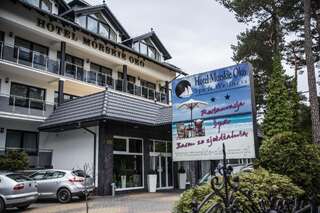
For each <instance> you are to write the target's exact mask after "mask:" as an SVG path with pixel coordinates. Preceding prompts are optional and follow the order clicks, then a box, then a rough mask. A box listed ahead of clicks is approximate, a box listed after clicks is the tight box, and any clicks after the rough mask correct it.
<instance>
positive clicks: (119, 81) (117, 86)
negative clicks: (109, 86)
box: [116, 80, 123, 91]
mask: <svg viewBox="0 0 320 213" xmlns="http://www.w3.org/2000/svg"><path fill="white" fill-rule="evenodd" d="M116 90H118V91H123V85H122V80H116Z"/></svg>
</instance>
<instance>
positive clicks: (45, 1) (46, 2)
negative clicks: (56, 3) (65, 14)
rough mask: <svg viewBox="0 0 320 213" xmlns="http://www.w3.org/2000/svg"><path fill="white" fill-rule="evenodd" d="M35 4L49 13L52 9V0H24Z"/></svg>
mask: <svg viewBox="0 0 320 213" xmlns="http://www.w3.org/2000/svg"><path fill="white" fill-rule="evenodd" d="M24 1H26V2H27V3H29V4H32V5H33V6H36V7H39V8H41V9H42V10H45V11H47V12H49V13H51V11H52V2H51V1H50V0H24Z"/></svg>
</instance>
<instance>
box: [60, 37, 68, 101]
mask: <svg viewBox="0 0 320 213" xmlns="http://www.w3.org/2000/svg"><path fill="white" fill-rule="evenodd" d="M65 57H66V42H64V41H62V42H61V49H60V67H59V75H62V76H63V75H64V72H65ZM63 87H64V82H63V80H61V79H60V80H59V85H58V106H59V105H61V104H62V103H63V101H64V95H63V93H64V92H63Z"/></svg>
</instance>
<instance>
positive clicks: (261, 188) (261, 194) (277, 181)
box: [173, 169, 304, 213]
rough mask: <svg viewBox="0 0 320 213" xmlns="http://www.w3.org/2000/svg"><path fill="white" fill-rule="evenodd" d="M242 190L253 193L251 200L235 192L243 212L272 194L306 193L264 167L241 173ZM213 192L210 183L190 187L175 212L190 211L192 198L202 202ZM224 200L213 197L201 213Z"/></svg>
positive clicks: (291, 194)
mask: <svg viewBox="0 0 320 213" xmlns="http://www.w3.org/2000/svg"><path fill="white" fill-rule="evenodd" d="M239 178H240V190H241V191H247V192H249V193H250V194H251V196H250V197H251V200H249V199H248V198H247V197H246V196H244V195H243V194H241V193H240V192H237V193H236V194H235V196H236V198H237V199H238V201H239V206H240V208H241V209H242V211H241V212H243V213H246V210H244V209H245V208H246V207H250V206H253V205H255V206H257V204H258V202H259V201H260V200H261V199H263V200H265V201H268V198H269V196H270V195H273V197H281V198H284V199H291V198H294V197H298V196H300V195H302V194H303V193H304V191H303V190H301V189H300V188H299V187H297V186H296V185H294V184H293V183H292V181H291V179H290V178H288V177H286V176H282V175H278V174H272V173H269V172H268V171H266V170H264V169H257V170H255V171H253V172H250V173H241V174H240V175H239ZM210 192H212V188H211V185H210V184H205V185H202V186H197V187H195V188H192V189H189V190H187V191H185V192H183V193H182V194H181V197H180V199H179V201H177V202H176V205H175V208H174V210H173V212H174V213H190V212H191V210H192V206H191V203H192V199H193V198H195V199H196V200H197V202H198V203H200V202H201V201H202V200H203V199H204V197H205V196H206V195H208V194H209V193H210ZM216 203H221V204H222V205H223V202H222V200H221V198H219V197H218V196H214V197H212V199H210V201H209V202H208V203H207V204H206V205H205V206H204V207H203V208H202V209H201V211H200V212H201V213H203V212H205V211H206V210H207V209H208V208H209V207H210V206H211V205H213V204H216Z"/></svg>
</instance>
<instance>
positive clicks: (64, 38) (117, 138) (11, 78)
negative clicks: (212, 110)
mask: <svg viewBox="0 0 320 213" xmlns="http://www.w3.org/2000/svg"><path fill="white" fill-rule="evenodd" d="M170 58H171V55H170V54H169V52H168V51H167V49H166V48H165V46H164V45H163V44H162V42H161V41H160V39H159V38H158V36H157V35H156V33H155V32H154V31H153V30H151V31H150V32H147V33H146V34H143V35H141V36H137V37H131V36H130V35H129V34H128V32H127V31H126V30H125V29H124V27H123V26H122V25H121V24H120V22H119V21H118V20H117V18H116V17H115V16H114V14H113V13H112V12H111V11H110V9H109V8H108V6H107V5H106V4H105V3H103V4H101V5H97V6H91V5H89V4H87V3H86V2H84V1H81V0H73V1H71V2H69V3H66V2H65V1H64V0H3V1H1V5H0V150H1V153H5V152H7V151H8V150H24V151H25V152H26V153H27V154H28V156H29V161H30V165H31V167H34V168H51V167H53V168H59V169H82V168H83V167H84V165H88V166H89V168H90V169H91V171H90V172H91V174H92V175H93V176H94V177H95V181H96V186H97V189H98V194H100V195H105V194H110V193H111V183H115V184H116V187H117V190H128V189H142V190H144V189H145V188H146V187H147V183H146V181H147V174H148V172H149V171H150V170H155V171H156V172H157V173H158V188H161V189H166V188H172V187H173V185H174V184H173V172H174V168H173V163H172V154H171V126H170V124H171V109H170V95H169V94H170V82H171V81H172V80H173V79H175V78H176V77H177V76H178V75H186V73H184V72H183V71H182V70H180V69H179V68H177V67H175V66H174V65H171V64H169V63H167V62H166V60H168V59H170Z"/></svg>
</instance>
